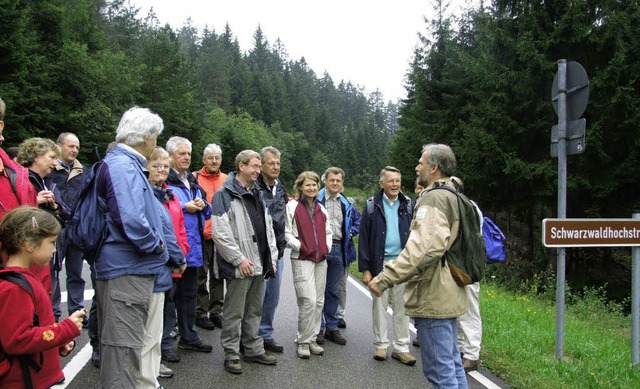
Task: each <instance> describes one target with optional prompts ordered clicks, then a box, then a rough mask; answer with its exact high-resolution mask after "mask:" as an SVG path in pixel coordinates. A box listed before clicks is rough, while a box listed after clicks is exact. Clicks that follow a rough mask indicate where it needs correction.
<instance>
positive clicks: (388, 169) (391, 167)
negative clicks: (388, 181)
mask: <svg viewBox="0 0 640 389" xmlns="http://www.w3.org/2000/svg"><path fill="white" fill-rule="evenodd" d="M386 172H394V173H398V174H401V173H400V170H399V169H398V168H395V167H393V166H385V167H384V168H383V169H382V170H380V182H382V181H383V180H384V175H385V173H386Z"/></svg>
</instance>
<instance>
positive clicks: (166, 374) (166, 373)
mask: <svg viewBox="0 0 640 389" xmlns="http://www.w3.org/2000/svg"><path fill="white" fill-rule="evenodd" d="M158 377H160V378H171V377H173V370H171V369H169V368H168V367H166V366H165V365H164V363H161V364H160V374H158Z"/></svg>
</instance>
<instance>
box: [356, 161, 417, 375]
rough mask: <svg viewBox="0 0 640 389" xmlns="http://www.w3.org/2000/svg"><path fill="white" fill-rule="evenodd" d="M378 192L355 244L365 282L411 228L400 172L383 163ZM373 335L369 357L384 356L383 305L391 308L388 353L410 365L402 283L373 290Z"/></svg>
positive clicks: (397, 251) (412, 360)
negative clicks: (372, 350)
mask: <svg viewBox="0 0 640 389" xmlns="http://www.w3.org/2000/svg"><path fill="white" fill-rule="evenodd" d="M379 184H380V188H381V189H380V191H379V192H378V194H376V195H375V196H373V197H371V198H370V199H369V200H367V205H366V206H365V209H364V211H363V212H362V224H361V229H360V241H359V245H358V270H360V271H361V272H362V282H364V284H365V285H369V281H371V279H372V278H373V277H375V276H377V275H378V273H380V271H382V267H383V266H384V263H385V262H387V261H391V260H394V259H396V257H397V256H398V254H400V252H401V251H402V249H403V248H404V246H405V244H406V243H407V239H408V238H409V232H410V228H411V216H412V208H411V199H410V198H408V197H406V196H405V195H404V194H402V192H400V186H401V184H402V180H401V175H400V171H399V170H398V169H396V168H395V167H392V166H387V167H385V168H384V169H382V171H381V172H380V180H379ZM371 295H372V297H373V305H372V309H373V335H374V336H375V341H374V342H373V346H374V347H375V348H376V351H375V353H374V354H373V359H375V360H377V361H384V360H386V359H387V349H388V348H389V346H390V345H391V343H390V342H389V338H388V337H387V306H388V305H389V301H391V305H392V307H393V320H392V323H393V349H394V350H393V353H392V354H391V356H392V357H393V358H394V359H397V360H399V361H400V362H402V363H404V364H405V365H410V366H413V365H415V364H416V358H415V357H414V356H413V355H411V354H410V353H409V317H408V316H407V315H405V314H404V284H398V285H395V286H393V287H391V288H389V289H387V290H385V291H384V293H383V294H382V296H381V297H377V296H376V295H374V294H373V293H372V294H371Z"/></svg>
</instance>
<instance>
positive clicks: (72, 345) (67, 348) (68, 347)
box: [60, 340, 76, 357]
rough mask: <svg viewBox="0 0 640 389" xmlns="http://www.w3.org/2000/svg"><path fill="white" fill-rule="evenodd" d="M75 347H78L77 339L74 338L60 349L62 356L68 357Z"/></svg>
mask: <svg viewBox="0 0 640 389" xmlns="http://www.w3.org/2000/svg"><path fill="white" fill-rule="evenodd" d="M74 348H76V341H75V340H72V341H70V342H69V343H67V344H65V345H64V347H63V348H62V349H61V350H60V356H61V357H66V356H67V355H69V353H70V352H72V351H73V349H74Z"/></svg>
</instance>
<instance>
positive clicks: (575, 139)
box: [551, 119, 587, 158]
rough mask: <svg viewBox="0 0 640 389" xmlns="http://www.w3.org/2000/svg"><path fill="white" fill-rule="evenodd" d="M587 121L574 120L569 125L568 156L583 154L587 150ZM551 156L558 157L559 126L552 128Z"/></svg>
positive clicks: (567, 136) (567, 138) (567, 137)
mask: <svg viewBox="0 0 640 389" xmlns="http://www.w3.org/2000/svg"><path fill="white" fill-rule="evenodd" d="M586 128H587V119H578V120H572V121H570V122H569V123H567V134H566V138H565V140H566V143H565V145H566V147H567V155H574V154H582V153H583V152H584V148H585V142H584V135H585V132H586ZM551 156H552V157H553V158H555V157H557V156H558V125H557V124H556V125H555V126H553V127H551Z"/></svg>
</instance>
